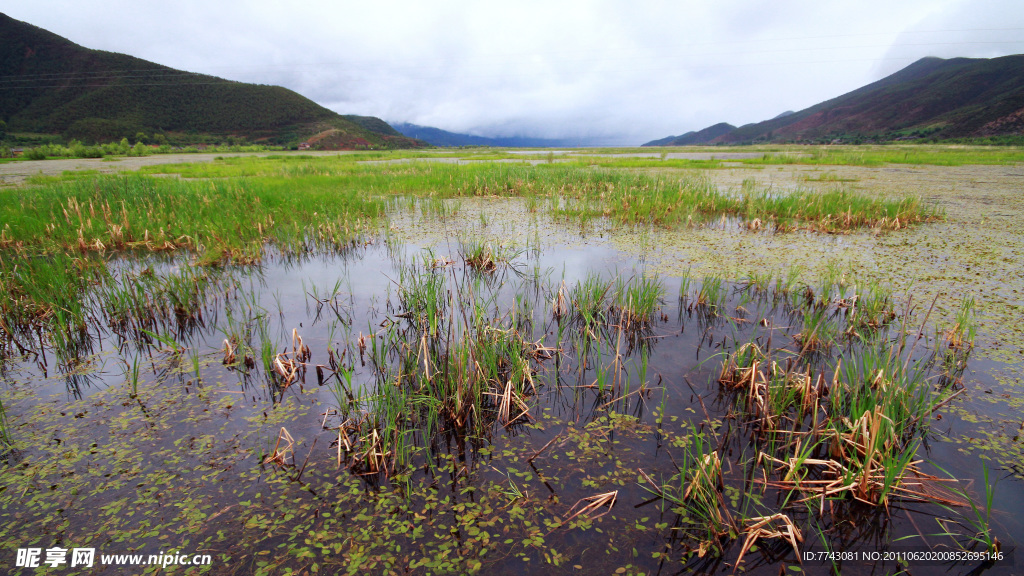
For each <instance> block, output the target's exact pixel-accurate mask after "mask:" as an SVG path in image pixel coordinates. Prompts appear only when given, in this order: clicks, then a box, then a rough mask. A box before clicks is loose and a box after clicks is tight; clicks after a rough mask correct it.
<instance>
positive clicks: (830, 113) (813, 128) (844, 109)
mask: <svg viewBox="0 0 1024 576" xmlns="http://www.w3.org/2000/svg"><path fill="white" fill-rule="evenodd" d="M722 126H725V125H724V124H716V125H715V126H712V127H709V128H706V129H704V130H701V131H700V132H696V133H694V132H691V133H687V134H684V135H683V136H680V137H676V138H673V137H669V138H662V139H660V140H654V141H651V142H648V143H647V144H645V146H666V145H672V146H680V145H686V144H751V143H758V142H777V143H784V142H832V141H836V140H838V141H842V142H860V141H865V140H874V141H888V140H899V139H915V138H935V139H952V138H984V137H989V136H1007V135H1022V134H1024V55H1014V56H1003V57H1000V58H950V59H942V58H934V57H929V58H922V59H921V60H918V61H917V62H914V63H913V64H911V65H910V66H907V67H906V68H904V69H902V70H900V71H898V72H896V73H894V74H892V75H890V76H887V77H885V78H882V79H881V80H879V81H877V82H873V83H871V84H868V85H867V86H863V87H861V88H858V89H857V90H854V91H852V92H849V93H847V94H843V95H842V96H838V97H836V98H833V99H831V100H827V101H825V102H822V103H820V104H816V105H814V106H811V107H810V108H806V109H804V110H800V111H798V112H784V113H783V114H780V115H779V116H776V117H775V118H772V119H771V120H766V121H764V122H758V123H756V124H747V125H745V126H741V127H739V128H736V129H733V130H729V131H726V132H723V133H721V134H718V135H716V136H714V137H712V138H709V139H703V138H701V139H700V141H693V142H690V141H685V142H681V141H680V140H685V139H686V138H687V137H688V136H689V137H690V139H691V140H692V139H694V138H695V137H696V135H699V134H703V133H709V134H710V133H714V130H712V129H718V128H720V127H722Z"/></svg>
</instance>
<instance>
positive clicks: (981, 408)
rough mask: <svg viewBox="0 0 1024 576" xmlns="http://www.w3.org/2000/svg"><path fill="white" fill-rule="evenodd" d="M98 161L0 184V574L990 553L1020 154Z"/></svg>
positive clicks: (1005, 436) (471, 154)
mask: <svg viewBox="0 0 1024 576" xmlns="http://www.w3.org/2000/svg"><path fill="white" fill-rule="evenodd" d="M47 162H49V161H43V162H35V163H28V162H25V163H18V164H19V165H18V166H15V167H13V168H11V166H12V164H6V165H4V167H3V168H4V169H5V170H12V172H10V173H11V174H15V173H18V174H22V173H24V172H26V171H28V168H27V167H33V169H34V167H35V166H45V165H46V163H47ZM98 162H99V161H97V164H96V165H95V167H92V166H91V165H88V164H86V165H83V166H81V167H80V168H82V169H78V170H76V171H67V172H63V173H51V174H46V173H44V172H45V170H42V169H41V170H40V172H39V173H36V172H34V171H28V172H27V174H22V175H21V176H19V177H18V183H17V185H11V186H6V187H4V188H0V453H2V460H0V467H2V474H0V477H2V478H3V481H2V482H0V540H2V541H3V542H4V544H5V546H4V549H5V550H6V551H5V552H4V558H3V560H2V561H3V562H5V563H7V566H8V570H9V571H10V572H11V573H18V572H17V570H19V569H17V568H14V550H15V549H17V548H26V547H38V548H42V549H47V548H53V547H61V548H68V549H70V548H82V547H94V548H96V549H97V550H98V551H99V553H103V554H129V553H140V554H160V553H171V554H173V553H175V552H177V553H181V554H209V555H211V557H212V564H210V565H208V566H201V567H187V568H186V567H179V569H178V570H177V571H175V572H174V573H182V574H192V573H195V574H200V573H210V574H253V573H255V574H318V573H319V574H339V573H348V574H362V573H368V574H475V573H481V572H484V571H486V572H487V573H489V574H521V573H533V574H687V573H706V574H711V573H716V574H718V573H744V574H772V575H775V574H780V573H783V574H797V573H811V574H838V573H842V574H897V573H906V574H931V573H936V572H937V571H939V570H941V571H942V572H948V573H953V574H979V573H986V574H1015V573H1017V572H1018V571H1019V566H1017V564H1016V562H1017V560H1016V559H1015V551H1016V548H1017V547H1018V545H1019V543H1020V541H1021V537H1020V535H1021V534H1024V505H1022V504H1021V502H1024V440H1022V439H1021V434H1022V432H1024V402H1022V400H1021V398H1022V388H1024V380H1022V373H1024V370H1022V369H1024V322H1021V319H1022V318H1024V314H1022V312H1024V305H1022V301H1021V298H1022V294H1021V292H1022V290H1024V234H1021V233H1020V223H1021V218H1022V216H1024V190H1022V187H1024V186H1022V183H1024V152H1022V151H1021V150H1020V149H1017V148H1009V147H1006V148H981V147H976V148H971V147H943V146H920V145H914V146H905V147H897V146H884V147H823V148H806V147H804V148H785V147H777V148H763V149H761V148H759V149H755V150H753V151H751V150H750V149H743V150H742V151H741V152H738V153H730V151H722V150H721V149H697V150H691V149H687V150H685V151H684V150H681V149H680V150H672V151H669V152H666V153H663V154H662V153H658V154H651V153H650V152H649V151H648V150H646V149H644V150H637V149H623V150H572V151H558V153H555V152H551V151H515V152H510V151H505V150H462V151H419V152H412V153H410V152H388V153H355V154H340V155H318V156H310V155H294V154H280V155H269V156H262V157H257V156H255V155H241V156H232V157H221V158H211V159H209V161H206V162H191V163H182V164H149V165H134V166H128V165H125V166H122V167H120V168H119V167H118V162H105V163H104V164H102V165H101V164H99V163H98ZM121 168H124V169H123V170H122V169H121ZM18 171H20V172H18ZM101 171H102V172H108V171H113V173H101ZM51 172H52V171H51ZM22 180H23V181H22ZM886 552H888V553H891V554H889V555H888V556H886V555H884V553H886ZM919 552H922V553H923V552H928V553H929V554H932V555H933V556H932V558H936V559H937V560H933V561H930V562H924V561H922V560H920V559H915V560H911V561H909V562H908V561H907V560H906V557H907V554H910V553H919ZM876 553H883V555H881V556H879V555H877V554H876ZM865 558H872V559H869V560H865ZM119 569H120V568H119V567H115V566H97V567H95V568H93V569H92V570H91V571H86V572H84V573H88V574H92V573H95V574H117V573H119V572H118V570H119ZM39 570H46V569H42V568H41V569H39ZM77 570H78V568H69V567H63V568H58V569H53V570H48V571H47V573H54V574H73V573H77V572H76V571H77ZM138 570H139V571H141V572H143V573H153V574H156V573H163V570H162V569H159V568H158V567H155V566H154V567H145V566H143V567H138ZM31 572H33V570H32V569H24V573H26V574H28V573H31Z"/></svg>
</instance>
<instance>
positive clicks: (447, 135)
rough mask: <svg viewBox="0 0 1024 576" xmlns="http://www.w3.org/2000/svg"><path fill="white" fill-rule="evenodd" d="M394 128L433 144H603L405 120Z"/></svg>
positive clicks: (517, 145)
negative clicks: (496, 134) (494, 133)
mask: <svg viewBox="0 0 1024 576" xmlns="http://www.w3.org/2000/svg"><path fill="white" fill-rule="evenodd" d="M392 125H393V126H394V127H395V129H396V130H398V131H399V132H401V133H402V134H404V135H406V136H408V137H410V138H416V139H419V140H423V141H424V142H426V143H428V144H432V145H434V146H497V147H504V148H571V147H575V146H604V145H606V142H604V140H603V139H601V138H557V139H556V138H527V137H520V136H503V137H496V138H487V137H485V136H474V135H472V134H460V133H458V132H449V131H447V130H441V129H440V128H432V127H430V126H419V125H417V124H409V123H406V122H395V123H393V124H392Z"/></svg>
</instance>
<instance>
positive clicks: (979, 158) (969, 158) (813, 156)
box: [739, 145, 1024, 166]
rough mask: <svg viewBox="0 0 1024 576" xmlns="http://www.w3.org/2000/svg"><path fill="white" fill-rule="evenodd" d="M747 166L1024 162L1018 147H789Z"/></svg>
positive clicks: (748, 160) (753, 160) (956, 164)
mask: <svg viewBox="0 0 1024 576" xmlns="http://www.w3.org/2000/svg"><path fill="white" fill-rule="evenodd" d="M739 162H743V163H744V164H748V165H776V164H809V165H817V166H884V165H885V164H917V165H929V166H965V165H969V164H1016V163H1019V162H1024V149H1022V148H1020V147H1017V146H1012V147H1011V146H1006V147H993V146H950V145H945V146H942V145H935V146H928V145H910V146H818V147H787V148H784V149H780V150H778V151H772V152H766V153H765V154H764V155H763V156H761V157H759V158H745V159H742V160H739Z"/></svg>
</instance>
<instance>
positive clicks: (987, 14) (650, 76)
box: [8, 0, 1024, 143]
mask: <svg viewBox="0 0 1024 576" xmlns="http://www.w3.org/2000/svg"><path fill="white" fill-rule="evenodd" d="M8 10H10V11H9V12H8V15H9V16H12V17H14V18H17V19H20V20H25V21H27V22H29V23H32V24H34V25H37V26H39V27H42V28H46V29H48V30H50V31H52V32H55V33H57V34H60V35H62V36H66V37H68V38H69V39H71V40H72V41H75V42H77V43H79V44H82V45H84V46H87V47H90V48H98V49H104V50H111V51H117V52H124V53H129V54H132V55H134V56H138V57H140V58H145V59H147V60H152V61H155V62H158V63H161V64H166V65H168V66H173V67H175V68H181V69H185V70H190V71H198V72H205V73H209V74H215V75H218V76H223V77H226V78H230V79H234V80H242V81H247V82H257V83H262V84H280V85H284V86H287V87H289V88H291V89H293V90H296V91H297V92H299V93H301V94H303V95H305V96H308V97H310V98H312V99H313V100H316V101H317V102H320V103H321V104H323V105H325V106H328V107H329V108H332V109H334V110H337V111H338V112H341V113H352V114H367V115H374V116H380V117H383V118H386V119H389V120H394V121H409V122H414V123H417V124H425V125H432V126H437V127H439V128H444V129H447V130H455V131H467V132H474V133H477V134H484V135H513V134H514V135H529V136H540V137H558V136H570V137H576V136H580V137H584V136H597V135H604V136H608V137H611V138H614V139H617V140H619V141H622V142H629V143H640V142H643V141H646V140H648V139H652V138H656V137H661V136H666V135H668V134H680V133H683V132H686V131H688V130H697V129H700V128H703V127H706V126H708V125H711V124H714V123H717V122H721V121H727V122H731V123H733V124H743V123H748V122H755V121H759V120H763V119H766V118H770V117H773V116H775V115H776V114H778V113H780V112H782V111H784V110H798V109H800V108H804V107H807V106H810V105H813V104H815V103H817V102H820V101H822V100H825V99H828V98H832V97H835V96H838V95H839V94H842V93H845V92H847V91H850V90H853V89H856V88H858V87H860V86H862V85H864V84H866V83H869V82H872V81H874V80H877V79H879V78H881V77H882V76H884V75H886V74H888V73H891V72H892V71H894V70H896V69H899V68H901V67H903V66H905V65H907V64H909V63H911V62H913V61H914V60H916V59H917V58H920V57H923V56H926V55H940V56H947V57H948V56H957V55H963V56H997V55H1003V54H1010V53H1018V52H1024V41H1021V40H1019V39H1020V38H1024V34H1022V33H1021V32H1022V31H1024V30H1022V29H1024V8H1022V6H1021V3H1020V2H1019V1H1012V0H1007V1H984V2H978V1H972V2H967V1H963V0H959V1H954V0H948V1H946V2H935V1H934V0H912V1H909V2H900V3H894V2H882V1H880V0H871V1H869V2H860V3H856V4H854V5H851V4H849V3H829V2H820V1H803V0H798V1H780V2H774V3H766V2H748V1H743V2H741V1H735V0H734V1H724V2H723V1H718V2H670V1H656V0H648V1H646V2H640V3H637V2H615V1H605V2H597V1H593V2H587V1H574V2H573V1H570V2H550V1H547V2H541V1H534V0H526V1H522V2H516V3H502V4H496V3H481V2H468V1H463V2H456V1H447V2H446V1H436V2H411V1H401V2H400V1H392V2H351V3H338V2H329V1H307V2H303V3H301V4H288V5H283V4H281V3H278V2H261V3H259V2H258V3H253V2H227V1H221V2H198V1H194V0H180V1H179V2H175V3H172V4H166V3H164V4H151V3H144V2H142V3H140V2H137V1H136V2H126V1H107V2H89V3H83V2H45V1H43V2H35V3H23V4H21V5H19V6H18V7H16V8H10V9H8ZM997 28H1000V29H1005V28H1016V29H1015V30H997ZM992 41H995V42H996V43H992Z"/></svg>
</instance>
